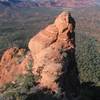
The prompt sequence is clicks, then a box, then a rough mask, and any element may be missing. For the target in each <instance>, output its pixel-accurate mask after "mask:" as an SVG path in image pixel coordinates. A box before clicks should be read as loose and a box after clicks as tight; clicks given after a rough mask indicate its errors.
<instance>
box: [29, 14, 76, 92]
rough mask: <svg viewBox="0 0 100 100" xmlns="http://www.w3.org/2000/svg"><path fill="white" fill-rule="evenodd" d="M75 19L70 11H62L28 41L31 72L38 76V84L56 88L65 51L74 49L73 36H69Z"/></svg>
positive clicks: (65, 55)
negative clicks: (53, 20) (51, 22)
mask: <svg viewBox="0 0 100 100" xmlns="http://www.w3.org/2000/svg"><path fill="white" fill-rule="evenodd" d="M74 28H75V21H74V20H73V18H72V17H71V15H70V13H66V12H62V13H61V14H60V15H59V16H58V17H57V18H56V20H55V22H54V23H53V24H51V25H49V26H48V27H46V28H45V29H43V30H42V31H40V32H39V33H38V34H37V35H36V36H34V37H33V38H32V39H31V40H30V41H29V45H28V47H29V49H30V51H31V54H32V57H33V60H34V64H33V74H35V75H38V76H39V77H40V80H39V85H40V86H41V87H46V88H49V89H51V90H52V91H57V90H58V87H59V86H58V85H59V84H58V83H57V81H58V80H59V77H60V76H62V74H63V73H64V72H66V71H67V68H66V70H64V71H63V67H64V63H65V62H66V61H65V59H67V52H68V51H69V50H71V49H75V44H74V38H73V37H71V35H72V34H73V31H74Z"/></svg>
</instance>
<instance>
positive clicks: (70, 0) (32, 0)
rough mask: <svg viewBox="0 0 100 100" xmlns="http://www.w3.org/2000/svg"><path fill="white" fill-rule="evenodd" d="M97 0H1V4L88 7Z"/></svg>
mask: <svg viewBox="0 0 100 100" xmlns="http://www.w3.org/2000/svg"><path fill="white" fill-rule="evenodd" d="M95 1H96V0H0V5H3V6H16V7H86V6H90V5H93V4H95ZM0 7H1V6H0Z"/></svg>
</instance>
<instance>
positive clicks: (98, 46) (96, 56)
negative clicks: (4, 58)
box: [0, 7, 100, 100]
mask: <svg viewBox="0 0 100 100" xmlns="http://www.w3.org/2000/svg"><path fill="white" fill-rule="evenodd" d="M94 9H96V10H94ZM94 9H93V8H88V9H82V10H81V9H80V10H77V9H76V10H71V12H72V15H73V16H74V17H75V20H76V23H77V25H76V30H75V33H76V62H77V67H78V71H79V76H80V82H81V90H80V94H79V98H80V99H78V100H100V96H99V93H100V92H99V91H100V36H99V34H100V30H99V28H98V27H99V25H100V23H99V22H100V20H99V18H100V17H99V16H100V13H99V11H100V9H99V8H95V7H94ZM59 12H61V9H47V8H46V9H45V8H41V9H40V8H32V9H28V8H27V9H26V8H25V9H19V8H18V9H12V10H11V9H6V10H5V9H3V10H2V11H0V54H1V55H2V53H3V51H4V50H6V49H7V48H9V47H14V46H17V47H24V48H27V43H28V41H29V39H30V38H31V36H33V35H35V34H36V33H37V32H38V31H39V30H40V29H42V28H44V27H45V26H46V25H47V24H48V23H52V21H53V19H54V18H55V16H56V15H57V14H58V13H59ZM83 13H84V15H83ZM91 21H92V22H91ZM36 78H37V77H36V76H32V74H31V63H30V64H29V73H28V74H27V75H25V76H18V78H17V82H16V83H9V84H7V85H5V86H4V87H3V88H4V90H5V93H4V94H3V98H4V99H1V97H2V96H1V95H2V94H0V96H1V97H0V100H41V98H43V100H61V94H60V93H59V94H56V95H54V94H52V93H50V92H48V91H47V90H43V91H41V90H39V89H38V88H37V87H35V84H36V83H34V80H35V79H36ZM30 98H31V99H30ZM64 100H65V99H64Z"/></svg>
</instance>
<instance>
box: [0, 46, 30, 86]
mask: <svg viewBox="0 0 100 100" xmlns="http://www.w3.org/2000/svg"><path fill="white" fill-rule="evenodd" d="M29 59H31V57H30V55H29V54H27V55H26V56H25V49H18V48H10V49H8V50H6V51H5V52H4V54H3V56H2V58H1V61H0V85H3V84H5V83H9V82H13V81H14V80H15V78H16V76H17V75H20V74H25V73H27V64H28V62H29Z"/></svg>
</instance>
